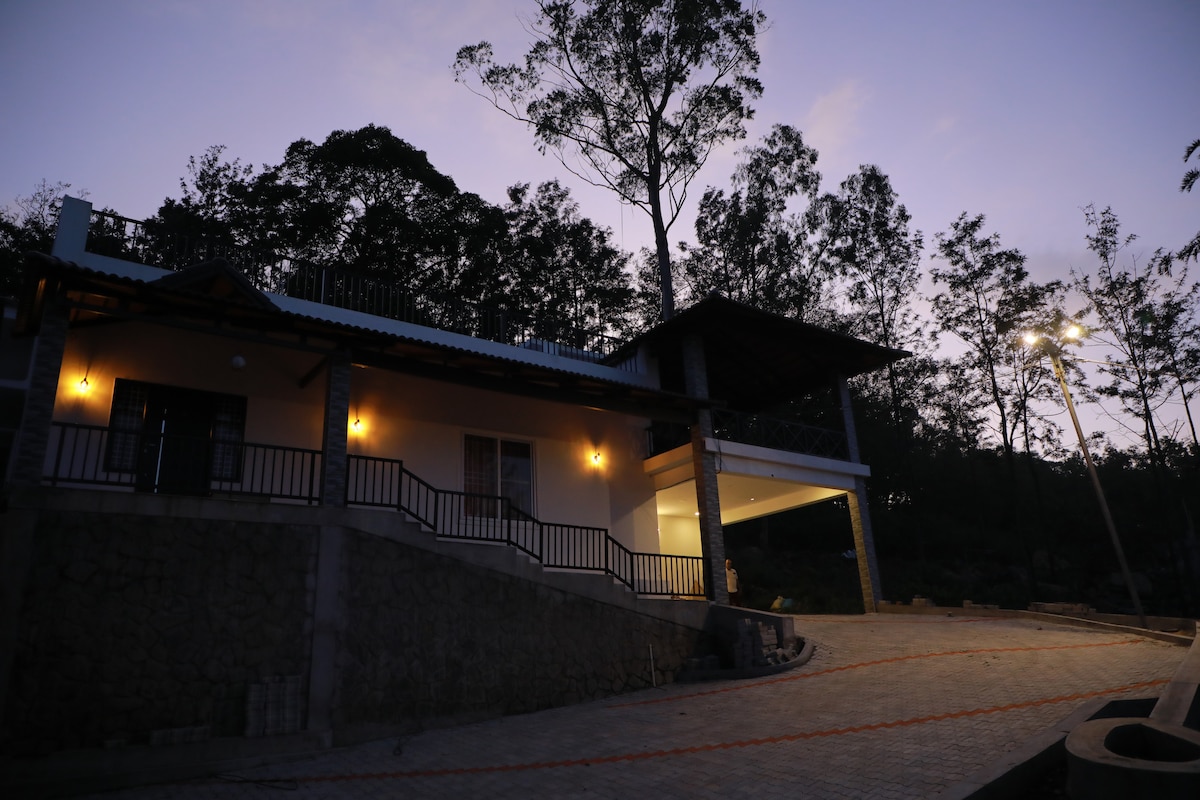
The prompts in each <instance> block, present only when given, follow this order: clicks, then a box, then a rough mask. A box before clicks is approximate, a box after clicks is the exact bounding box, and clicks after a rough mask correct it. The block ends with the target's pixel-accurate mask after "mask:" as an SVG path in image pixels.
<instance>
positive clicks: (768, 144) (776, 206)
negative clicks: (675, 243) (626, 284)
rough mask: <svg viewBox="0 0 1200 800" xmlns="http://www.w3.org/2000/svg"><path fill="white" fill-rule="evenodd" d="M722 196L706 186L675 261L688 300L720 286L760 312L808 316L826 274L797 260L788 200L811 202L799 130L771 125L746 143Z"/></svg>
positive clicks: (812, 185) (815, 183)
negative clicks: (689, 239) (690, 240)
mask: <svg viewBox="0 0 1200 800" xmlns="http://www.w3.org/2000/svg"><path fill="white" fill-rule="evenodd" d="M744 156H745V159H744V160H743V161H742V163H741V164H739V165H738V167H737V170H736V171H735V172H734V174H733V177H732V178H731V180H730V183H731V189H730V191H729V193H728V194H726V193H725V192H724V191H723V190H720V189H714V188H712V187H709V188H708V189H707V190H706V191H705V192H704V196H703V198H701V200H700V210H699V214H698V215H697V217H696V242H697V244H696V245H695V246H694V247H689V246H688V245H687V244H684V243H681V244H680V248H681V249H682V250H683V253H684V257H683V259H681V262H680V266H681V267H682V273H683V276H684V281H685V283H686V284H687V287H688V289H689V291H690V293H691V294H692V296H693V297H704V296H705V295H707V294H708V293H709V292H712V291H721V292H723V293H724V294H725V295H726V296H728V297H730V298H732V299H734V300H737V301H739V302H742V303H747V304H750V305H753V306H756V307H758V308H762V309H765V310H767V311H773V312H775V313H778V314H784V315H787V316H791V317H794V318H797V319H801V320H805V321H815V319H814V318H815V317H816V316H817V314H818V313H820V312H821V311H822V310H823V308H822V303H821V302H820V301H821V299H822V293H823V290H824V288H825V286H826V284H827V282H828V281H827V278H826V276H824V275H823V274H822V273H820V272H819V269H820V265H819V264H811V266H812V267H813V268H812V269H810V262H809V261H808V260H807V259H806V258H805V257H804V256H805V253H804V236H805V227H804V224H803V221H802V217H801V216H800V214H799V213H797V210H796V209H794V208H791V207H790V206H789V204H791V203H793V202H794V201H795V200H796V199H797V198H803V199H804V201H805V207H807V206H808V205H809V204H811V203H812V201H813V200H815V198H816V195H817V190H818V187H819V185H820V180H821V176H820V174H819V173H818V172H817V171H816V168H815V165H816V162H817V151H816V150H814V149H813V148H811V147H809V146H808V145H806V144H805V143H804V139H803V136H802V135H801V133H800V131H798V130H796V129H795V128H792V127H790V126H788V125H776V126H774V128H772V129H771V133H770V134H769V135H767V136H766V137H765V138H764V139H763V141H762V144H760V145H757V146H755V147H748V148H746V149H745V151H744Z"/></svg>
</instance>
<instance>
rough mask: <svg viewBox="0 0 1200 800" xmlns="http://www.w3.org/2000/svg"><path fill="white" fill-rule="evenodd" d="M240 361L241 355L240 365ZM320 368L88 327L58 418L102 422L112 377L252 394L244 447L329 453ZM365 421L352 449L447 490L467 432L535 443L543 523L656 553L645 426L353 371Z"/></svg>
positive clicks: (459, 472)
mask: <svg viewBox="0 0 1200 800" xmlns="http://www.w3.org/2000/svg"><path fill="white" fill-rule="evenodd" d="M235 356H241V358H242V359H244V360H245V366H243V367H242V368H241V369H235V368H234V367H233V361H232V360H233V358H234V357H235ZM321 359H322V356H321V355H320V354H318V353H312V352H306V351H302V350H295V349H290V348H284V347H271V346H269V345H266V344H259V343H251V342H243V341H237V340H233V339H227V338H224V337H218V336H208V335H205V334H203V333H199V332H192V331H184V330H178V329H172V328H169V327H163V326H156V325H150V324H145V323H140V322H129V323H118V324H109V325H99V326H96V327H93V328H86V327H85V328H78V329H75V330H74V331H72V333H71V335H70V337H69V339H68V342H67V347H66V351H65V353H64V357H63V367H62V372H61V375H60V379H59V386H58V394H57V398H56V402H55V412H54V418H55V420H56V421H58V422H73V423H81V424H87V425H98V426H106V425H107V424H108V422H109V415H110V409H111V405H112V396H113V387H114V384H115V381H116V379H117V378H126V379H130V380H138V381H146V382H149V383H158V384H165V385H170V386H179V387H185V388H191V389H197V390H202V391H210V392H221V393H226V394H233V395H240V396H245V397H246V398H247V411H246V414H247V418H246V431H245V439H246V441H248V442H254V443H259V444H268V445H282V446H289V447H301V448H308V449H314V450H315V449H320V447H321V434H322V430H321V426H322V420H323V408H324V400H325V381H326V373H325V370H324V369H320V370H318V372H317V374H316V377H314V378H313V379H312V380H311V381H310V382H309V383H308V384H307V385H306V386H304V387H303V388H301V387H300V385H299V383H300V381H301V379H302V378H303V377H304V376H305V375H306V374H308V373H309V372H310V371H311V370H313V368H314V367H316V366H317V365H318V364H320V362H321ZM85 376H86V378H87V381H88V391H87V392H86V393H84V394H81V393H80V392H79V391H78V389H77V387H78V385H79V381H80V380H81V379H82V378H84V377H85ZM355 419H358V420H359V421H360V422H361V425H362V427H361V430H360V431H358V432H355V431H354V430H353V428H352V427H351V429H350V430H349V438H348V443H347V449H348V451H349V452H350V453H351V454H355V455H366V456H377V457H380V458H392V459H402V460H403V461H404V465H405V466H406V467H407V468H408V469H409V470H411V471H412V472H414V473H415V474H416V475H418V476H419V477H420V478H422V479H423V480H425V481H427V482H428V483H430V484H432V485H433V486H435V487H437V488H439V489H449V490H461V489H462V488H463V463H462V458H463V436H464V434H467V433H473V434H479V435H485V436H492V437H496V438H501V439H510V440H518V441H527V442H530V443H531V444H532V445H533V459H534V516H535V517H537V518H538V519H540V520H542V521H543V522H557V523H565V524H571V525H582V526H591V527H600V528H607V529H608V530H609V532H610V534H611V535H612V536H613V538H615V539H616V540H617V541H619V542H620V543H621V544H623V545H624V546H625V547H627V548H629V549H631V550H634V551H639V552H660V548H659V537H658V532H657V526H658V520H657V511H656V506H655V496H654V485H653V479H652V478H651V477H650V476H648V475H646V474H645V471H644V470H643V468H642V460H643V456H644V448H645V444H644V442H645V433H644V431H645V428H646V426H647V425H648V421H647V420H646V419H644V418H641V417H633V416H628V415H623V414H616V413H612V412H606V411H599V410H595V409H587V408H581V407H578V406H572V405H567V404H563V403H554V402H549V401H545V400H538V399H534V398H528V397H521V396H516V395H507V394H503V393H499V392H492V391H486V390H482V389H475V388H471V387H467V386H459V385H455V384H447V383H442V382H439V381H433V380H429V379H423V378H414V377H410V376H406V375H400V374H396V373H392V372H388V371H386V370H381V369H373V368H361V367H355V368H353V369H352V370H351V394H350V415H349V419H348V420H347V422H348V424H349V423H353V422H354V420H355ZM596 453H599V454H600V462H599V464H597V463H596V462H595V461H594V460H593V456H594V455H595V454H596ZM51 456H52V454H48V465H49V459H50V458H51ZM661 552H670V551H661ZM677 552H678V551H677ZM689 552H690V549H689Z"/></svg>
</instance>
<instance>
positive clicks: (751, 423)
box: [646, 409, 850, 461]
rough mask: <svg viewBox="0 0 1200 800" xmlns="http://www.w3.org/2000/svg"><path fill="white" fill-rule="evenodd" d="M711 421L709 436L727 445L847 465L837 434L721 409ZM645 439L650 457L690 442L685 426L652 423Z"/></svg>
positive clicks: (843, 439) (842, 442)
mask: <svg viewBox="0 0 1200 800" xmlns="http://www.w3.org/2000/svg"><path fill="white" fill-rule="evenodd" d="M712 421H713V435H714V436H715V437H716V438H717V439H722V440H724V441H727V442H740V443H742V444H752V445H757V446H759V447H769V448H772V449H774V450H786V451H787V452H790V453H804V454H805V455H811V456H820V457H822V458H833V459H838V460H839V461H848V460H849V458H850V450H849V447H848V446H847V444H846V434H844V433H842V432H841V431H835V430H830V429H828V428H818V427H815V426H813V425H805V424H803V423H800V422H793V421H791V420H784V419H778V418H775V417H769V416H765V415H762V414H741V413H738V412H735V411H727V410H724V409H714V410H713V412H712ZM646 438H647V448H648V452H649V454H650V455H652V456H654V455H658V454H659V453H665V452H667V451H668V450H673V449H674V448H676V447H679V446H681V445H684V444H687V443H688V442H689V441H691V431H690V429H689V428H688V426H686V425H681V424H678V423H666V422H656V423H654V424H653V425H651V426H650V427H649V428H648V429H647V430H646Z"/></svg>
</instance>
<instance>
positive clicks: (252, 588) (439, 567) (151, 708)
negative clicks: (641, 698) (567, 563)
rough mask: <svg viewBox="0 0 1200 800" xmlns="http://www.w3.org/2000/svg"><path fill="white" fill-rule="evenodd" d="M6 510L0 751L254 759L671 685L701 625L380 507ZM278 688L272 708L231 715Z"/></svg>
mask: <svg viewBox="0 0 1200 800" xmlns="http://www.w3.org/2000/svg"><path fill="white" fill-rule="evenodd" d="M11 501H12V502H11V504H10V507H9V509H8V510H7V511H6V512H3V513H0V556H2V557H3V560H4V561H5V564H4V566H3V575H0V577H3V578H4V579H5V581H6V582H7V587H6V588H5V590H4V591H3V592H2V593H0V594H2V597H0V600H2V601H3V603H2V607H0V612H2V613H0V645H5V644H7V643H11V648H9V652H8V653H7V654H4V653H0V679H3V680H0V687H3V691H4V694H3V698H2V701H3V702H2V703H0V756H17V757H20V756H39V755H47V754H51V753H56V752H61V751H64V750H74V749H96V748H104V747H108V748H112V749H113V752H117V751H119V750H120V749H121V748H123V747H126V746H128V747H136V746H139V745H152V744H153V745H184V744H194V743H196V742H197V741H200V740H204V739H207V738H209V737H211V738H212V739H214V740H219V739H222V738H229V737H234V738H238V739H242V740H243V741H246V742H247V743H249V742H250V740H248V739H245V737H247V736H255V735H259V734H261V733H266V734H271V733H276V734H288V733H293V732H295V727H294V726H295V725H299V727H300V729H301V730H302V731H304V732H308V733H310V734H312V733H316V734H319V735H321V736H322V737H323V739H324V741H325V742H326V745H327V746H328V745H329V744H335V743H337V744H340V743H348V742H353V741H362V740H367V739H371V738H378V737H382V736H390V735H394V734H397V733H403V732H408V731H414V730H419V729H421V728H425V727H431V726H436V725H444V724H449V723H455V722H462V721H466V720H471V719H481V718H487V717H494V716H499V715H502V714H510V713H521V712H526V711H534V710H537V709H542V708H549V707H553V706H559V705H564V704H568V703H573V702H578V701H581V700H588V699H597V698H602V697H606V696H610V695H613V694H617V693H620V692H624V691H629V690H632V689H637V688H642V687H646V686H650V685H651V684H652V683H656V684H659V685H661V684H663V683H666V682H670V681H672V680H673V679H674V676H675V675H676V674H677V673H678V672H679V671H680V668H681V667H682V666H683V664H684V662H685V660H686V659H687V658H688V657H689V656H691V655H692V654H693V651H694V648H695V646H696V643H697V639H698V637H699V634H700V630H699V629H700V627H701V626H702V621H703V613H704V611H705V610H706V609H707V606H706V605H705V604H699V603H687V602H682V601H674V602H672V601H645V600H637V599H636V598H634V597H633V596H632V595H630V594H629V593H628V592H626V591H625V590H624V589H622V588H621V587H618V586H615V585H614V584H613V582H612V580H611V579H610V578H607V577H605V576H598V575H574V574H572V575H566V574H563V573H544V574H543V572H542V570H541V568H540V566H538V565H536V564H531V563H530V562H529V561H528V560H527V559H524V558H522V557H521V556H520V555H519V554H517V553H515V552H514V551H512V550H509V549H507V548H497V547H488V546H480V545H469V544H463V543H447V542H438V541H437V540H436V539H435V538H434V537H433V535H432V534H429V533H427V532H422V531H419V530H418V529H417V528H416V526H414V525H413V524H412V523H403V522H402V518H401V517H400V516H399V515H395V514H389V513H386V512H378V511H363V510H358V509H352V510H345V509H326V508H309V507H304V506H285V505H280V504H265V503H247V502H236V501H222V500H206V499H202V498H159V497H148V496H142V495H134V494H121V493H106V492H90V491H64V490H47V489H31V490H27V491H23V492H17V493H14V494H13V496H12V498H11ZM459 555H461V556H462V558H459V557H456V556H459ZM651 647H652V648H653V656H654V670H653V672H652V671H651V658H650V649H651ZM0 649H2V648H0ZM297 676H298V678H297ZM297 681H299V685H298V686H297ZM275 689H278V690H279V691H277V692H274V694H278V695H279V697H280V698H281V699H280V702H281V703H282V704H283V705H282V706H280V707H279V708H275V709H274V710H272V708H271V706H270V705H269V704H268V705H267V706H266V707H262V704H261V703H257V702H251V703H248V702H247V699H248V697H249V699H250V700H252V701H254V700H256V699H257V700H261V699H262V698H261V697H260V695H262V694H263V693H264V692H265V693H266V694H267V695H268V696H271V695H272V692H273V690H275ZM251 706H254V709H251V708H250V707H251ZM261 714H266V715H267V718H266V719H265V720H264V719H263V718H261V716H259V715H261ZM289 720H292V721H291V722H289ZM281 726H282V727H281ZM289 726H291V727H290V728H289ZM251 728H253V729H254V730H253V731H252V730H250V729H251ZM285 728H288V729H285ZM271 738H272V737H271V736H270V735H266V736H265V739H264V740H263V745H264V746H268V744H269V743H268V742H267V741H266V740H269V739H271ZM181 752H182V750H181Z"/></svg>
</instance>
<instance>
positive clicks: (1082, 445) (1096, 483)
mask: <svg viewBox="0 0 1200 800" xmlns="http://www.w3.org/2000/svg"><path fill="white" fill-rule="evenodd" d="M1082 337H1083V329H1082V328H1080V327H1079V326H1078V325H1074V324H1072V325H1068V326H1067V327H1066V328H1065V329H1063V332H1062V338H1061V339H1060V340H1059V341H1054V340H1053V339H1051V338H1050V337H1041V336H1038V335H1037V334H1036V333H1027V334H1025V337H1024V338H1025V343H1026V344H1027V345H1029V346H1030V347H1031V348H1037V349H1041V350H1045V352H1046V355H1048V356H1050V363H1051V364H1052V365H1053V366H1054V377H1056V378H1058V385H1059V388H1061V389H1062V395H1063V400H1065V401H1066V403H1067V411H1068V412H1070V414H1071V423H1072V424H1073V425H1074V426H1075V435H1076V436H1077V437H1078V438H1079V449H1080V450H1082V451H1083V462H1084V463H1085V464H1086V465H1087V470H1088V475H1090V476H1091V479H1092V488H1094V489H1095V490H1096V499H1097V500H1098V501H1099V503H1100V512H1101V514H1102V515H1103V516H1104V524H1105V525H1106V526H1107V527H1108V536H1109V538H1110V539H1112V545H1113V550H1115V551H1116V554H1117V563H1118V564H1120V566H1121V575H1122V576H1123V577H1124V579H1125V586H1126V588H1128V590H1129V599H1130V600H1132V601H1133V608H1134V611H1136V612H1137V615H1138V620H1139V622H1140V623H1141V626H1142V627H1143V628H1145V627H1147V625H1146V612H1145V611H1143V610H1142V601H1141V598H1139V597H1138V591H1137V586H1136V585H1135V584H1134V582H1133V575H1131V574H1130V572H1129V563H1128V562H1127V561H1126V560H1125V550H1124V548H1122V547H1121V539H1120V537H1119V536H1117V526H1116V523H1114V522H1113V518H1112V512H1110V511H1109V510H1108V500H1107V499H1105V497H1104V487H1102V486H1101V485H1100V476H1099V475H1098V474H1097V473H1096V465H1095V463H1093V461H1092V454H1091V452H1090V451H1089V450H1088V446H1087V439H1086V438H1085V437H1084V435H1083V428H1082V427H1081V426H1080V425H1079V415H1078V414H1076V413H1075V402H1074V401H1073V400H1072V399H1071V390H1070V389H1069V388H1067V374H1066V371H1065V370H1064V369H1063V364H1062V345H1063V344H1064V343H1066V342H1077V341H1079V339H1081V338H1082ZM1043 339H1045V344H1044V345H1042V346H1041V347H1038V345H1039V344H1040V343H1041V342H1042V341H1043Z"/></svg>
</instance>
